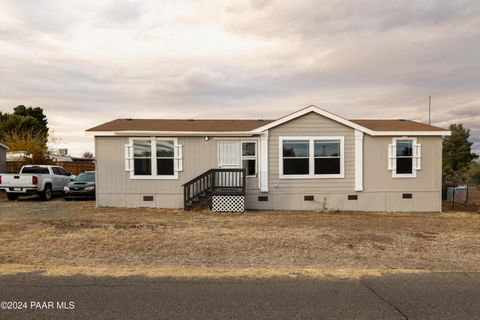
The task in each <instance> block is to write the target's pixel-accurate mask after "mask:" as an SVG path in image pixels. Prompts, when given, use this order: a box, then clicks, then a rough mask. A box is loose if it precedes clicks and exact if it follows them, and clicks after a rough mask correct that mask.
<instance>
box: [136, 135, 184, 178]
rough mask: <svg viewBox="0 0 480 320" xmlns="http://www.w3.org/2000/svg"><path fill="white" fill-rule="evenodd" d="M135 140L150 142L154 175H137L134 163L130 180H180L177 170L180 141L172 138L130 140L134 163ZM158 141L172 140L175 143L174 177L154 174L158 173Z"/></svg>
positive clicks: (137, 138) (138, 138)
mask: <svg viewBox="0 0 480 320" xmlns="http://www.w3.org/2000/svg"><path fill="white" fill-rule="evenodd" d="M135 140H150V147H151V155H150V158H151V161H152V175H149V176H146V175H135V166H134V165H133V163H132V168H131V170H130V179H132V180H178V170H176V168H175V152H176V150H175V146H176V145H178V139H177V138H172V137H135V138H130V139H129V145H131V146H132V159H133V160H132V162H134V161H135V157H134V156H133V153H134V150H133V142H134V141H135ZM158 140H170V141H173V150H174V157H173V175H156V174H154V173H156V172H157V143H156V142H157V141H158Z"/></svg>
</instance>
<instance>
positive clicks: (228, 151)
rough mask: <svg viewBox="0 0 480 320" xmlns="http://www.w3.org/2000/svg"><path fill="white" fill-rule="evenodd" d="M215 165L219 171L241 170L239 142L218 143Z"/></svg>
mask: <svg viewBox="0 0 480 320" xmlns="http://www.w3.org/2000/svg"><path fill="white" fill-rule="evenodd" d="M217 146H218V154H217V164H218V167H219V168H220V169H240V168H241V156H240V152H241V145H240V141H218V145H217Z"/></svg>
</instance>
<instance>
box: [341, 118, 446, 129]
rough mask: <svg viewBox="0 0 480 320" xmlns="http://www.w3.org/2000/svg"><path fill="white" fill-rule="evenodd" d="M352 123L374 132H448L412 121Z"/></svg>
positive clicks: (376, 120) (357, 121)
mask: <svg viewBox="0 0 480 320" xmlns="http://www.w3.org/2000/svg"><path fill="white" fill-rule="evenodd" d="M350 121H352V122H354V123H356V124H358V125H361V126H362V127H365V128H368V129H370V130H374V131H448V130H446V129H443V128H439V127H434V126H431V125H428V124H426V123H422V122H417V121H412V120H391V119H389V120H378V119H375V120H371V119H363V120H350Z"/></svg>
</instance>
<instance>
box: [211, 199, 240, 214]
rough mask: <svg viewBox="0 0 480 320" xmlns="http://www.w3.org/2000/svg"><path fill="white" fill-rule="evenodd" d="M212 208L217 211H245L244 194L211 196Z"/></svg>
mask: <svg viewBox="0 0 480 320" xmlns="http://www.w3.org/2000/svg"><path fill="white" fill-rule="evenodd" d="M212 210H213V211H218V212H243V211H245V196H213V198H212Z"/></svg>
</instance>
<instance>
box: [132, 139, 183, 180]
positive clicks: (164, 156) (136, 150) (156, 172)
mask: <svg viewBox="0 0 480 320" xmlns="http://www.w3.org/2000/svg"><path fill="white" fill-rule="evenodd" d="M182 153H183V152H182V146H181V145H177V139H176V138H131V139H130V144H128V145H125V171H130V178H132V179H177V178H178V171H182V167H183V165H182V160H183V159H182V157H183V156H182Z"/></svg>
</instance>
